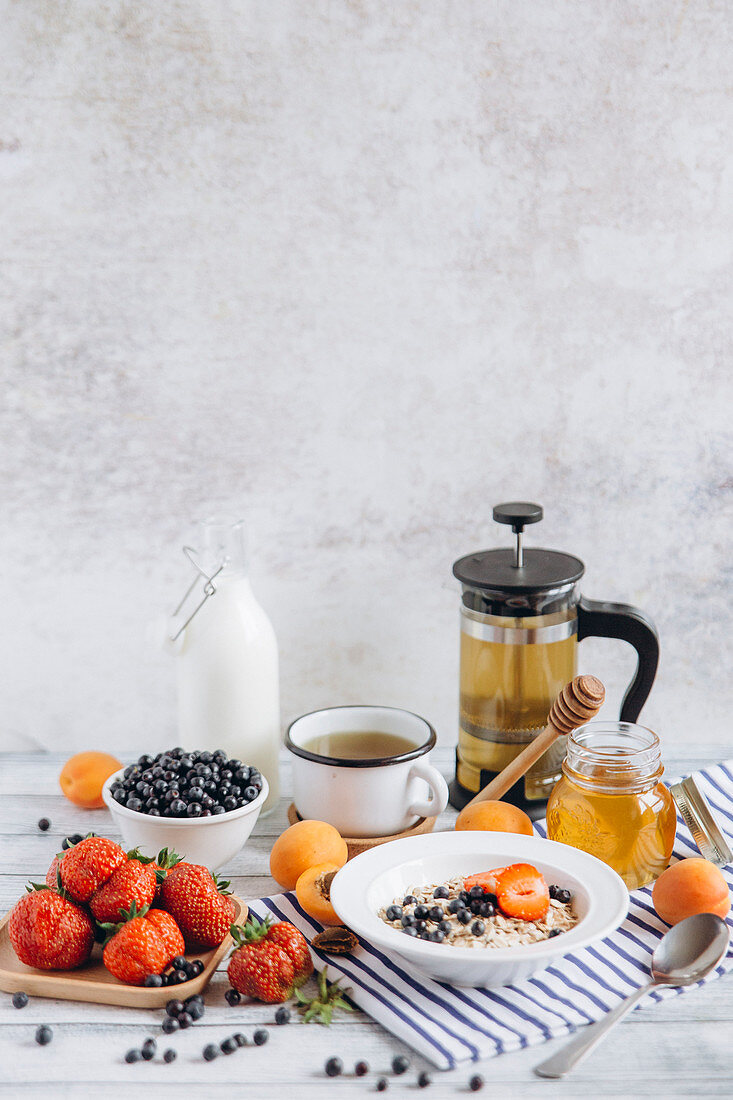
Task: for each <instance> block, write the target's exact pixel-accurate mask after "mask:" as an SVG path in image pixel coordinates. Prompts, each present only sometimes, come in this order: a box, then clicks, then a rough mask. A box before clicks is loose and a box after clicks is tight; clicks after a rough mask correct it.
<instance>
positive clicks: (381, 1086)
mask: <svg viewBox="0 0 733 1100" xmlns="http://www.w3.org/2000/svg"><path fill="white" fill-rule="evenodd" d="M375 1087H376V1090H377V1092H384V1091H385V1090H386V1089H388V1088H389V1081H388V1080H387V1078H386V1077H379V1078H378V1079H377V1084H376V1086H375Z"/></svg>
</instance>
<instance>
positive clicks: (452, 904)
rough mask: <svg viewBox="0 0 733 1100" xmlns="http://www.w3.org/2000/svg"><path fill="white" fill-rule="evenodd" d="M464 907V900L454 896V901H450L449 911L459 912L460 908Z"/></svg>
mask: <svg viewBox="0 0 733 1100" xmlns="http://www.w3.org/2000/svg"><path fill="white" fill-rule="evenodd" d="M462 908H463V902H461V901H459V900H458V898H453V899H452V901H449V902H448V912H449V913H457V912H458V910H459V909H462Z"/></svg>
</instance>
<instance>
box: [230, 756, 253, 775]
mask: <svg viewBox="0 0 733 1100" xmlns="http://www.w3.org/2000/svg"><path fill="white" fill-rule="evenodd" d="M243 766H244V765H243V764H242V761H241V760H236V759H235V760H230V761H229V767H230V768H231V769H232V771H233V772H236V771H238V770H239V769H240V768H241V767H243ZM254 770H256V769H253V771H254ZM257 774H258V775H259V772H258V773H257Z"/></svg>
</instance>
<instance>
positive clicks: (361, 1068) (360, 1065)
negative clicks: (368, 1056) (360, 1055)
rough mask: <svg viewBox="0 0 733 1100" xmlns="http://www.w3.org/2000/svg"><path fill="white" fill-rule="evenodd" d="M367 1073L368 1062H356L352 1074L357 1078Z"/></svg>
mask: <svg viewBox="0 0 733 1100" xmlns="http://www.w3.org/2000/svg"><path fill="white" fill-rule="evenodd" d="M368 1072H369V1063H368V1062H357V1063H356V1065H355V1066H354V1073H355V1074H356V1076H357V1077H364V1076H365V1075H366V1074H367V1073H368Z"/></svg>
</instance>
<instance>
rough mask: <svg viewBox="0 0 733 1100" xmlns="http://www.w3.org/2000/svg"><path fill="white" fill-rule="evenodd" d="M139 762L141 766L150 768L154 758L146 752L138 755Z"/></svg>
mask: <svg viewBox="0 0 733 1100" xmlns="http://www.w3.org/2000/svg"><path fill="white" fill-rule="evenodd" d="M137 762H138V764H139V765H140V767H141V768H149V767H150V765H151V764H152V763H153V758H152V756H148V754H147V753H144V754H143V755H142V756H140V757H138V761H137Z"/></svg>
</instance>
